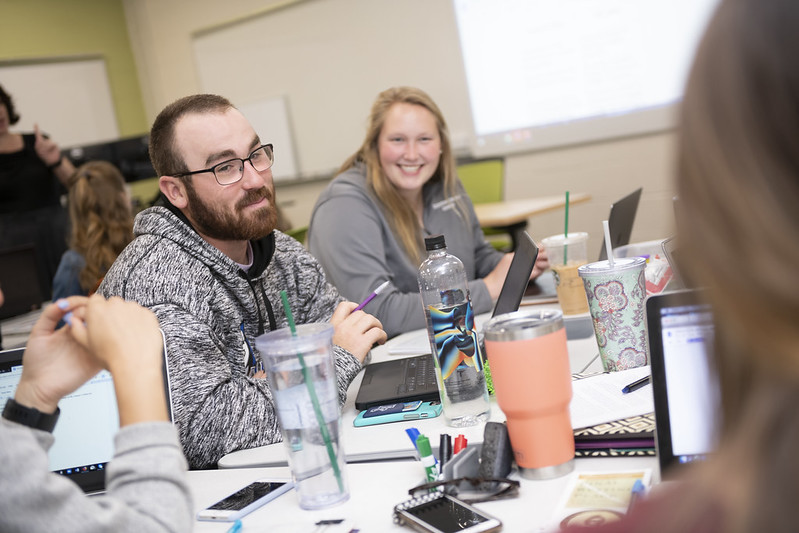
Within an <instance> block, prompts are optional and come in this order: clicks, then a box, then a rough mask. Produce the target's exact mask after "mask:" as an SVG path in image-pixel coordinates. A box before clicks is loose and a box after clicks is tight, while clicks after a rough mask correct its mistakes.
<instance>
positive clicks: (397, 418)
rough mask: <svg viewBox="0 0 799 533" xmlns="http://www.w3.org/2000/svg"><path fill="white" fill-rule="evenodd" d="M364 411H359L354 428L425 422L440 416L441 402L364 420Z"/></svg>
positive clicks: (427, 403) (428, 403) (425, 403)
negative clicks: (413, 421)
mask: <svg viewBox="0 0 799 533" xmlns="http://www.w3.org/2000/svg"><path fill="white" fill-rule="evenodd" d="M365 412H366V411H361V412H360V413H358V416H356V417H355V420H354V421H353V422H352V423H353V425H354V426H355V427H363V426H373V425H376V424H389V423H391V422H405V421H407V420H425V419H427V418H435V417H437V416H438V415H440V414H441V402H438V401H433V402H423V403H422V405H421V406H419V408H418V409H416V410H415V411H406V412H399V413H389V414H385V415H380V416H372V417H369V418H364V416H363V414H364V413H365Z"/></svg>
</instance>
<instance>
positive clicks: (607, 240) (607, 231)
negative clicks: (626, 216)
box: [602, 220, 614, 268]
mask: <svg viewBox="0 0 799 533" xmlns="http://www.w3.org/2000/svg"><path fill="white" fill-rule="evenodd" d="M602 227H603V228H605V250H607V252H608V262H609V263H610V266H611V268H612V267H613V265H614V262H613V246H612V245H611V244H610V225H609V224H608V221H607V220H603V221H602Z"/></svg>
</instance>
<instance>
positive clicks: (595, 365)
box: [219, 306, 602, 468]
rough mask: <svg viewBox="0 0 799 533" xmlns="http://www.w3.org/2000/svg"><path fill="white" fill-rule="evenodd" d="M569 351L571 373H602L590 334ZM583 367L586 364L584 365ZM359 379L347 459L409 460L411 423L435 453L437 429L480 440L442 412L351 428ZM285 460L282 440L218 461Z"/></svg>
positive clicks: (345, 436) (495, 412) (405, 339)
mask: <svg viewBox="0 0 799 533" xmlns="http://www.w3.org/2000/svg"><path fill="white" fill-rule="evenodd" d="M537 307H538V306H536V308H537ZM549 307H552V306H549ZM487 318H488V315H480V316H479V317H478V320H477V323H478V327H479V326H481V325H482V324H481V322H484V321H486V320H487ZM417 341H421V344H422V346H425V345H427V333H426V332H425V331H424V330H417V331H412V332H409V333H404V334H402V335H399V336H397V337H395V338H393V339H391V340H390V341H389V342H388V343H386V345H384V346H380V347H378V348H375V349H374V350H372V361H373V362H379V361H385V360H388V359H390V358H396V357H408V356H409V355H407V354H406V355H390V354H389V347H390V346H391V345H394V344H398V343H402V344H404V345H418V343H417ZM568 349H569V363H570V365H571V370H572V372H583V371H586V370H587V371H596V372H601V371H602V364H601V362H600V360H599V358H598V357H596V358H595V356H596V355H597V354H598V349H597V345H596V340H595V338H594V337H593V336H591V337H588V338H584V339H579V340H574V341H568ZM428 353H429V351H428ZM594 358H595V359H594ZM589 363H590V364H589ZM586 367H588V368H587V369H586ZM362 379H363V372H361V373H359V374H358V375H357V376H356V377H355V379H354V380H353V382H352V383H351V384H350V387H349V389H348V391H347V401H346V403H345V404H344V406H343V408H342V415H341V428H342V435H341V440H342V446H343V448H344V452H345V456H346V461H347V462H348V463H355V462H363V461H376V460H386V459H410V458H414V457H415V456H416V450H415V448H414V447H413V444H412V443H411V441H410V439H409V438H408V436H407V435H406V433H405V429H406V428H408V427H416V428H418V429H419V431H420V432H421V433H423V434H425V435H427V436H428V437H430V443H431V445H432V446H433V452H434V453H438V450H437V449H438V442H439V438H438V436H439V434H441V433H449V434H450V435H452V436H453V437H455V436H456V435H458V434H463V435H464V436H465V437H466V439H467V441H468V443H469V444H473V445H479V444H481V443H482V442H483V431H484V425H483V424H480V425H477V426H473V427H469V428H453V427H449V426H447V425H446V422H445V419H444V417H443V416H439V417H436V418H432V419H428V420H414V421H409V422H395V423H391V424H380V425H375V426H367V427H360V428H356V427H354V426H353V420H354V419H355V417H356V416H357V414H358V411H357V410H356V409H355V396H356V395H357V394H358V388H359V387H360V385H361V380H362ZM491 420H492V421H495V422H504V421H505V415H504V414H503V413H502V411H501V410H500V409H499V407H498V406H497V404H496V400H495V399H494V398H492V399H491ZM287 464H288V460H287V455H286V450H285V445H284V444H283V443H282V442H278V443H275V444H270V445H267V446H260V447H257V448H250V449H248V450H240V451H237V452H233V453H230V454H228V455H225V456H224V457H222V459H220V461H219V467H220V468H250V467H268V466H285V465H287Z"/></svg>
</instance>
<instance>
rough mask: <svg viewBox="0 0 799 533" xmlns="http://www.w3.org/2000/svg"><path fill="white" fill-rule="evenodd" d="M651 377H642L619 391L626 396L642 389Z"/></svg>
mask: <svg viewBox="0 0 799 533" xmlns="http://www.w3.org/2000/svg"><path fill="white" fill-rule="evenodd" d="M651 377H652V376H644V377H642V378H641V379H639V380H636V381H633V382H632V383H630V384H629V385H627V386H625V387H624V388H623V389H621V392H622V394H627V393H628V392H632V391H636V390H638V389H640V388H641V387H643V386H644V385H648V384H649V380H650V379H651Z"/></svg>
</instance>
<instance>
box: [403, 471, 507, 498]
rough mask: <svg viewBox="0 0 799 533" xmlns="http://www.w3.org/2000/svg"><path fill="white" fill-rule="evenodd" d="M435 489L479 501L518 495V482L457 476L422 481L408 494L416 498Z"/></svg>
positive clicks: (457, 496)
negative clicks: (426, 481) (427, 481)
mask: <svg viewBox="0 0 799 533" xmlns="http://www.w3.org/2000/svg"><path fill="white" fill-rule="evenodd" d="M435 490H442V491H443V492H444V493H446V494H449V495H450V496H453V497H456V498H458V499H459V500H461V501H462V502H466V503H480V502H490V501H494V500H504V499H506V498H515V497H516V496H518V495H519V482H518V481H515V480H512V479H503V478H476V477H459V478H454V479H447V480H442V481H431V482H430V483H423V484H422V485H417V486H416V487H414V488H412V489H410V490H409V491H408V494H410V495H411V496H412V497H414V498H416V497H418V496H421V495H422V494H425V493H428V492H431V491H435Z"/></svg>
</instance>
